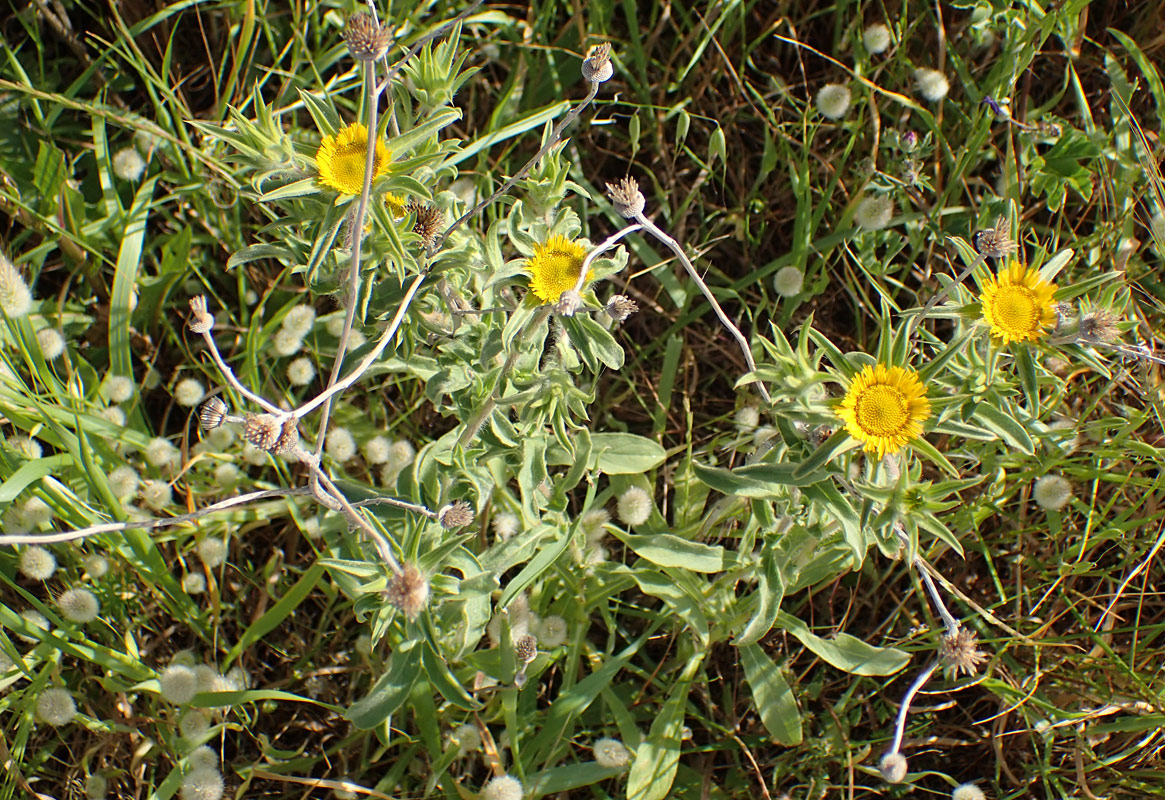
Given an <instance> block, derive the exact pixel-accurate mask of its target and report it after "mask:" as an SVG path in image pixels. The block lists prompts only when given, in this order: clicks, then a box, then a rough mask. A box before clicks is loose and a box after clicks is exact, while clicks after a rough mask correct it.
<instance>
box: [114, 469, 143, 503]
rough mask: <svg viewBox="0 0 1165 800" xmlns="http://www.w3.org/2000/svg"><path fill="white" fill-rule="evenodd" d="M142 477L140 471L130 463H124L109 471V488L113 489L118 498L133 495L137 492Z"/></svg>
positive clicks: (122, 498)
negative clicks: (139, 474)
mask: <svg viewBox="0 0 1165 800" xmlns="http://www.w3.org/2000/svg"><path fill="white" fill-rule="evenodd" d="M139 483H141V478H140V477H139V476H138V472H137V470H136V469H134V468H133V467H131V466H129V465H128V464H123V465H122V466H120V467H118V468H117V469H115V470H113V471H112V472H110V473H109V488H110V489H112V490H113V493H114V495H116V496H117V499H118V500H124V499H126V498H127V497H133V496H134V494H136V493H137V490H138V484H139Z"/></svg>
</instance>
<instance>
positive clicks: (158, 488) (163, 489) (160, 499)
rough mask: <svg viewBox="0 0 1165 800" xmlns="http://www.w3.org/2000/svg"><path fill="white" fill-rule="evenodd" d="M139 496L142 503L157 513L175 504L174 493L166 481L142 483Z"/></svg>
mask: <svg viewBox="0 0 1165 800" xmlns="http://www.w3.org/2000/svg"><path fill="white" fill-rule="evenodd" d="M139 494H140V496H141V498H142V502H143V503H145V504H146V505H147V506H149V507H150V508H152V509H154V510H155V511H161V510H162V509H163V508H166V507H167V506H169V505H171V504H172V503H173V502H174V492H173V490H172V489H171V488H170V484H168V483H167V482H166V481H157V480H148V481H142V485H141V488H140V489H139Z"/></svg>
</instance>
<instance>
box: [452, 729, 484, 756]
mask: <svg viewBox="0 0 1165 800" xmlns="http://www.w3.org/2000/svg"><path fill="white" fill-rule="evenodd" d="M449 738H450V739H451V740H452V742H453V744H454V746H456V747H457V750H458V752H461V753H468V752H470V751H472V750H480V749H481V732H480V731H479V730H478V729H477V726H476V725H469V724H466V725H460V726H458V727H457V728H456V729H455V730H454V731H453V733H452V735H451V736H450V737H449Z"/></svg>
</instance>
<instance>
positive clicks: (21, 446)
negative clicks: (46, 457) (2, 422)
mask: <svg viewBox="0 0 1165 800" xmlns="http://www.w3.org/2000/svg"><path fill="white" fill-rule="evenodd" d="M8 446H9V447H11V448H12V449H13V450H15V451H16V452H18V453H20V454H21V455H22V456H24V457H25V458H30V459H33V460H35V459H38V458H40V457H41V454H42V453H44V449H43V448H42V447H41V446H40V442H38V441H37V440H36V439H30V438H29V437H27V436H13V437H11V438H10V439H9V440H8Z"/></svg>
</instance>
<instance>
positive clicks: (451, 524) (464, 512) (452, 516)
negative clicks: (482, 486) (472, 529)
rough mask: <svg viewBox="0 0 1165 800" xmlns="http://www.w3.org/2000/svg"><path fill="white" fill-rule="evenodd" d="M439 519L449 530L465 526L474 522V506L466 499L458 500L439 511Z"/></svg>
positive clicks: (442, 525)
mask: <svg viewBox="0 0 1165 800" xmlns="http://www.w3.org/2000/svg"><path fill="white" fill-rule="evenodd" d="M437 521H438V522H440V523H441V527H442V528H444V529H445V530H447V531H451V530H453V529H454V528H463V527H465V526H466V525H468V524H469V523H471V522H473V506H471V505H470V504H469V503H467V502H465V501H464V500H457V501H456V502H453V503H450V504H449V505H447V506H445V507H443V508H442V509H441V510H440V511H438V512H437Z"/></svg>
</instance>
